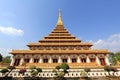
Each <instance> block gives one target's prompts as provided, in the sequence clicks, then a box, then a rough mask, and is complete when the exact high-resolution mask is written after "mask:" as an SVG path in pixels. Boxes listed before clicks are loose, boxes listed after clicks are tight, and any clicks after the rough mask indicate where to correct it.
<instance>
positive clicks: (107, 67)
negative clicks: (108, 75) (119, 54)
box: [104, 66, 112, 72]
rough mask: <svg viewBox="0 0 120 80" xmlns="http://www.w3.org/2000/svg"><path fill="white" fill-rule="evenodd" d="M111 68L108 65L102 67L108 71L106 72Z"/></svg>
mask: <svg viewBox="0 0 120 80" xmlns="http://www.w3.org/2000/svg"><path fill="white" fill-rule="evenodd" d="M111 69H112V68H111V67H110V66H105V67H104V70H105V71H108V72H109V71H111Z"/></svg>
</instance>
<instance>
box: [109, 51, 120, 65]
mask: <svg viewBox="0 0 120 80" xmlns="http://www.w3.org/2000/svg"><path fill="white" fill-rule="evenodd" d="M109 59H110V62H111V63H112V65H117V62H120V52H116V53H112V52H109Z"/></svg>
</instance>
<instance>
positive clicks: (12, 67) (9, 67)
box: [7, 66, 15, 70]
mask: <svg viewBox="0 0 120 80" xmlns="http://www.w3.org/2000/svg"><path fill="white" fill-rule="evenodd" d="M7 68H8V69H10V70H13V69H15V66H8V67H7Z"/></svg>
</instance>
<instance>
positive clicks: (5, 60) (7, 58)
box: [2, 56, 11, 63]
mask: <svg viewBox="0 0 120 80" xmlns="http://www.w3.org/2000/svg"><path fill="white" fill-rule="evenodd" d="M2 62H3V63H10V62H11V59H10V56H6V57H4V58H3V61H2Z"/></svg>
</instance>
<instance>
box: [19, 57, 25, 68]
mask: <svg viewBox="0 0 120 80" xmlns="http://www.w3.org/2000/svg"><path fill="white" fill-rule="evenodd" d="M23 63H24V58H23V57H22V58H21V59H20V66H21V65H23Z"/></svg>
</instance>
